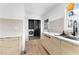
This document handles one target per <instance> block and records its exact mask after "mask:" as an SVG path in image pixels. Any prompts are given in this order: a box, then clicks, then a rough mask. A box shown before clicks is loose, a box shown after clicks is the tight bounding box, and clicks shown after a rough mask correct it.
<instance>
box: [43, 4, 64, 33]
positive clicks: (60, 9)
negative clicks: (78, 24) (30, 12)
mask: <svg viewBox="0 0 79 59" xmlns="http://www.w3.org/2000/svg"><path fill="white" fill-rule="evenodd" d="M64 15H65V9H64V3H58V4H56V5H55V6H54V7H53V8H51V10H50V11H49V12H48V13H47V14H45V15H44V16H43V20H46V19H49V25H48V26H49V31H51V29H50V26H54V28H55V27H57V26H58V25H57V24H58V23H59V24H60V26H61V28H62V27H63V25H64V24H63V22H64ZM54 20H57V21H54ZM53 21H54V22H53ZM59 21H60V22H59ZM56 22H57V23H56ZM50 23H51V24H50ZM53 23H54V24H53ZM54 28H53V27H52V31H55V29H56V28H55V29H54ZM44 31H46V29H44ZM56 31H58V32H59V31H60V32H61V30H59V29H57V30H56Z"/></svg>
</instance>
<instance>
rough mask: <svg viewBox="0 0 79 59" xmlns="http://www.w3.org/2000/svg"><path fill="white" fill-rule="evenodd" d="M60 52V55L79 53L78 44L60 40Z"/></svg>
mask: <svg viewBox="0 0 79 59" xmlns="http://www.w3.org/2000/svg"><path fill="white" fill-rule="evenodd" d="M61 54H62V55H77V54H78V55H79V46H77V45H74V44H72V43H69V42H66V41H61Z"/></svg>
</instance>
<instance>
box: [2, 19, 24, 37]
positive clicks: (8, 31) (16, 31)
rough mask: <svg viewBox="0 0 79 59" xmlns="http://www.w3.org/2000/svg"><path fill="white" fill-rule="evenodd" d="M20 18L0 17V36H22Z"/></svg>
mask: <svg viewBox="0 0 79 59" xmlns="http://www.w3.org/2000/svg"><path fill="white" fill-rule="evenodd" d="M22 27H23V24H22V20H15V19H0V36H1V37H6V36H9V37H10V36H11V37H12V36H22V31H23V29H22Z"/></svg>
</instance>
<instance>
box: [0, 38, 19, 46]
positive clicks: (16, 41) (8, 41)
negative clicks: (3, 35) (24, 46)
mask: <svg viewBox="0 0 79 59" xmlns="http://www.w3.org/2000/svg"><path fill="white" fill-rule="evenodd" d="M17 46H19V39H10V38H9V39H2V40H0V47H17Z"/></svg>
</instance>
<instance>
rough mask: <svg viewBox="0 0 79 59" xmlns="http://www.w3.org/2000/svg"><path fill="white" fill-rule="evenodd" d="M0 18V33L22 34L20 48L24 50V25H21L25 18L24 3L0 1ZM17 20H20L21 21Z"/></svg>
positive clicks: (9, 34)
mask: <svg viewBox="0 0 79 59" xmlns="http://www.w3.org/2000/svg"><path fill="white" fill-rule="evenodd" d="M0 19H1V20H0V23H1V27H2V29H1V28H0V30H1V31H0V32H2V33H0V34H1V35H5V36H16V35H22V47H21V48H22V51H24V50H25V36H24V35H25V33H24V25H23V24H24V20H25V10H24V4H21V3H0ZM2 19H4V20H5V21H2ZM7 19H9V20H7ZM10 20H12V21H10ZM14 20H15V21H14ZM17 20H22V22H23V23H22V22H21V21H17ZM2 23H4V24H2ZM10 25H11V26H10ZM18 26H19V27H18ZM20 26H21V27H20ZM7 33H8V34H7Z"/></svg>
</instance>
